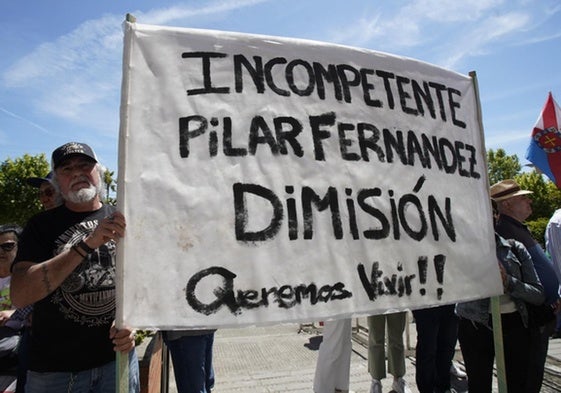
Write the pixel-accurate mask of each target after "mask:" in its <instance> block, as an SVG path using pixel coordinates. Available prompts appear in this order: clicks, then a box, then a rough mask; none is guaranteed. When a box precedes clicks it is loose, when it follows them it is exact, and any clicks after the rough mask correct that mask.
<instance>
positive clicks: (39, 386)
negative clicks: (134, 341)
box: [25, 350, 140, 393]
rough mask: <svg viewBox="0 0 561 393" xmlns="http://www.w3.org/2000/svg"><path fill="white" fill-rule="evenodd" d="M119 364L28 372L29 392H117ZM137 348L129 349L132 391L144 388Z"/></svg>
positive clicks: (27, 385) (137, 391)
mask: <svg viewBox="0 0 561 393" xmlns="http://www.w3.org/2000/svg"><path fill="white" fill-rule="evenodd" d="M116 373H117V364H116V362H115V361H112V362H109V363H106V364H104V365H103V366H101V367H97V368H92V369H89V370H84V371H79V372H46V373H43V372H36V371H31V370H30V371H28V372H27V382H26V384H25V392H26V393H61V392H65V393H115V391H116ZM139 379H140V377H139V368H138V358H137V356H136V351H134V350H133V351H131V352H129V393H139V392H140V380H139Z"/></svg>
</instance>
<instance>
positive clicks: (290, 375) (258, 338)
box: [169, 319, 561, 393]
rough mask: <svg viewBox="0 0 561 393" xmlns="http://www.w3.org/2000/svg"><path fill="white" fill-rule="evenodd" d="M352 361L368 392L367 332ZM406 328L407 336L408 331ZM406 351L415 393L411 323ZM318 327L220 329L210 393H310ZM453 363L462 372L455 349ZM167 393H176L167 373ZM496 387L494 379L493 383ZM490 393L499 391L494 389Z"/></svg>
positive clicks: (357, 387) (552, 351)
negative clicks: (214, 377)
mask: <svg viewBox="0 0 561 393" xmlns="http://www.w3.org/2000/svg"><path fill="white" fill-rule="evenodd" d="M356 325H359V326H363V327H365V326H366V320H365V319H362V320H361V319H358V320H353V326H356ZM355 330H356V332H355V334H354V335H353V336H354V337H353V353H352V357H351V386H350V388H351V390H353V391H354V392H356V393H368V391H369V389H370V381H371V379H370V375H369V374H368V363H367V357H368V350H367V347H366V346H365V345H363V342H364V340H366V339H367V331H366V330H365V329H355ZM407 330H408V332H407ZM407 330H406V332H407V333H408V337H409V340H407V337H406V340H405V341H406V344H407V343H408V344H409V348H408V351H407V356H406V369H407V372H406V375H405V379H406V381H407V382H408V383H409V387H410V388H411V391H412V393H419V392H418V390H417V388H416V385H415V357H414V355H415V353H414V348H415V342H416V340H415V338H416V330H415V325H414V323H410V324H409V325H408V327H407ZM321 340H322V336H321V328H320V327H319V325H317V324H309V325H299V324H287V325H277V326H269V327H249V328H240V329H219V330H218V331H217V332H216V337H215V343H214V366H215V373H216V385H215V388H214V389H213V393H277V392H278V393H281V392H291V393H313V390H312V387H313V379H314V372H315V365H316V360H317V354H318V348H319V344H320V343H321ZM455 359H456V360H457V364H458V365H459V366H460V369H463V363H462V359H461V353H460V351H459V347H458V348H457V351H456V356H455ZM559 365H561V340H560V339H555V340H550V348H549V361H548V366H547V369H548V373H546V374H547V375H546V378H551V375H554V376H557V377H559V376H561V368H560V367H559ZM169 379H170V380H169V385H170V386H169V392H170V393H177V389H176V387H175V382H174V380H173V371H172V370H170V378H169ZM391 382H392V379H391V377H389V378H386V379H384V380H382V385H383V392H384V393H386V392H390V389H391ZM452 382H453V387H455V388H456V390H457V391H458V393H466V392H467V383H466V381H465V380H457V379H455V378H454V379H453V380H452ZM495 384H496V381H495ZM560 386H561V385H552V384H551V383H549V384H544V387H543V388H542V393H550V392H559V391H561V389H560ZM493 392H498V389H497V387H496V386H495V387H494V389H493Z"/></svg>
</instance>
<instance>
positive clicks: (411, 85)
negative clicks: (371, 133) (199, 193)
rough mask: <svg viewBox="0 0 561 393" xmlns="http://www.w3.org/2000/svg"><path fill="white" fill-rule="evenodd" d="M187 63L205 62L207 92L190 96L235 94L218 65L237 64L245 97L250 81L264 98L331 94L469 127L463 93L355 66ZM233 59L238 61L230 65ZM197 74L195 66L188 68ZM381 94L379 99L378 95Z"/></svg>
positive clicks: (277, 61)
mask: <svg viewBox="0 0 561 393" xmlns="http://www.w3.org/2000/svg"><path fill="white" fill-rule="evenodd" d="M181 57H182V58H183V59H186V61H187V60H193V59H194V60H197V61H200V62H201V70H202V86H197V87H195V88H191V89H187V95H188V96H193V95H199V94H230V93H231V87H230V86H215V85H214V84H213V78H212V72H211V70H212V66H211V65H212V64H211V63H215V62H219V61H232V62H233V64H232V66H233V83H234V91H235V92H236V93H244V90H245V89H246V85H245V81H246V80H247V78H249V80H250V82H251V83H252V87H253V88H254V89H255V91H256V92H257V93H258V94H263V93H265V91H266V90H268V91H271V92H273V93H275V94H277V95H279V96H285V97H289V96H291V95H293V94H294V95H296V96H301V97H307V96H312V95H315V96H316V97H317V98H318V99H320V100H325V99H326V97H327V96H328V94H330V95H333V97H334V98H335V99H336V100H337V101H339V102H345V103H348V104H351V103H352V102H353V98H354V99H356V98H357V97H356V93H355V92H356V90H358V91H359V92H360V93H359V98H360V99H362V101H363V102H364V104H365V105H367V106H370V107H374V108H385V107H387V108H389V109H391V110H401V111H402V112H403V113H406V114H408V115H413V116H425V115H429V116H430V117H432V118H433V119H437V118H440V120H442V121H443V122H451V123H452V124H453V125H455V126H457V127H459V128H466V123H465V122H464V121H463V120H461V119H459V118H458V117H457V113H458V111H459V110H460V103H459V102H458V101H457V98H459V97H461V92H460V91H459V90H457V89H454V88H452V87H449V86H446V85H444V84H442V83H439V82H435V81H417V80H415V79H411V78H408V77H406V76H403V75H398V74H395V73H393V72H390V71H386V70H375V69H371V68H356V67H354V66H352V65H349V64H328V65H323V64H321V63H319V62H317V61H312V62H310V61H307V60H303V59H292V60H289V59H287V58H285V57H274V58H272V59H269V60H267V59H263V58H262V57H261V56H253V57H252V58H251V59H249V58H247V57H246V56H245V55H243V54H236V55H233V56H231V55H228V54H227V53H220V52H199V51H197V52H184V53H182V54H181ZM230 57H231V58H232V59H230ZM188 66H189V67H190V69H191V67H192V64H189V65H188ZM377 90H380V91H381V94H379V95H377V94H376V91H377Z"/></svg>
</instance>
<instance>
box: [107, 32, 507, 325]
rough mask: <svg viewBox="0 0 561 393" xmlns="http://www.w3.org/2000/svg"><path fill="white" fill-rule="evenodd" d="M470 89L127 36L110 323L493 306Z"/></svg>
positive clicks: (283, 42)
mask: <svg viewBox="0 0 561 393" xmlns="http://www.w3.org/2000/svg"><path fill="white" fill-rule="evenodd" d="M477 109H478V99H477V97H476V88H475V84H474V83H473V81H472V79H471V78H470V77H468V76H464V75H460V74H457V73H454V72H451V71H449V70H445V69H442V68H439V67H435V66H433V65H430V64H426V63H423V62H420V61H416V60H413V59H408V58H402V57H397V56H392V55H389V54H385V53H379V52H374V51H370V50H363V49H356V48H350V47H345V46H340V45H334V44H328V43H322V42H312V41H305V40H297V39H288V38H279V37H269V36H256V35H248V34H239V33H227V32H219V31H207V30H195V29H183V28H169V27H159V26H149V25H143V24H135V23H125V52H124V65H123V90H122V106H121V130H120V144H119V175H118V180H119V182H118V183H119V184H118V186H119V197H118V199H119V208H120V209H121V210H122V211H123V213H124V214H125V216H126V218H127V234H126V237H125V238H124V239H123V242H122V244H121V245H120V249H119V256H118V258H119V260H118V266H119V272H118V274H119V280H120V282H119V284H118V288H119V289H118V300H119V307H118V310H117V317H118V318H117V320H118V321H120V322H122V323H125V324H128V325H130V326H135V327H138V328H154V327H157V328H162V329H165V328H168V329H169V328H181V327H194V328H197V327H221V326H223V327H226V326H229V327H231V326H242V325H254V324H258V325H259V324H262V325H263V324H272V323H282V322H296V321H314V320H322V319H327V318H332V317H350V316H353V315H355V316H356V315H366V314H374V313H381V312H384V311H387V310H392V309H404V308H411V309H414V308H421V307H424V306H428V305H436V304H447V303H453V302H456V301H458V300H467V299H474V298H480V297H484V296H491V295H496V294H498V293H501V291H502V289H501V283H500V276H499V272H498V267H497V262H496V257H495V251H494V250H495V246H494V234H493V229H492V225H491V208H490V203H489V198H488V190H487V175H486V163H485V151H484V145H483V141H482V139H483V138H482V130H481V126H480V124H479V120H478V119H479V117H478V110H477Z"/></svg>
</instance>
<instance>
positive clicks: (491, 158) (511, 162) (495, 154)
mask: <svg viewBox="0 0 561 393" xmlns="http://www.w3.org/2000/svg"><path fill="white" fill-rule="evenodd" d="M521 169H522V166H521V165H520V161H519V160H518V156H517V155H516V154H513V155H511V156H509V155H507V154H506V151H505V150H504V149H497V151H494V150H493V149H489V150H488V151H487V173H488V175H489V184H495V183H497V182H499V181H501V180H505V179H514V177H515V176H516V175H518V174H519V173H520V170H521Z"/></svg>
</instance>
